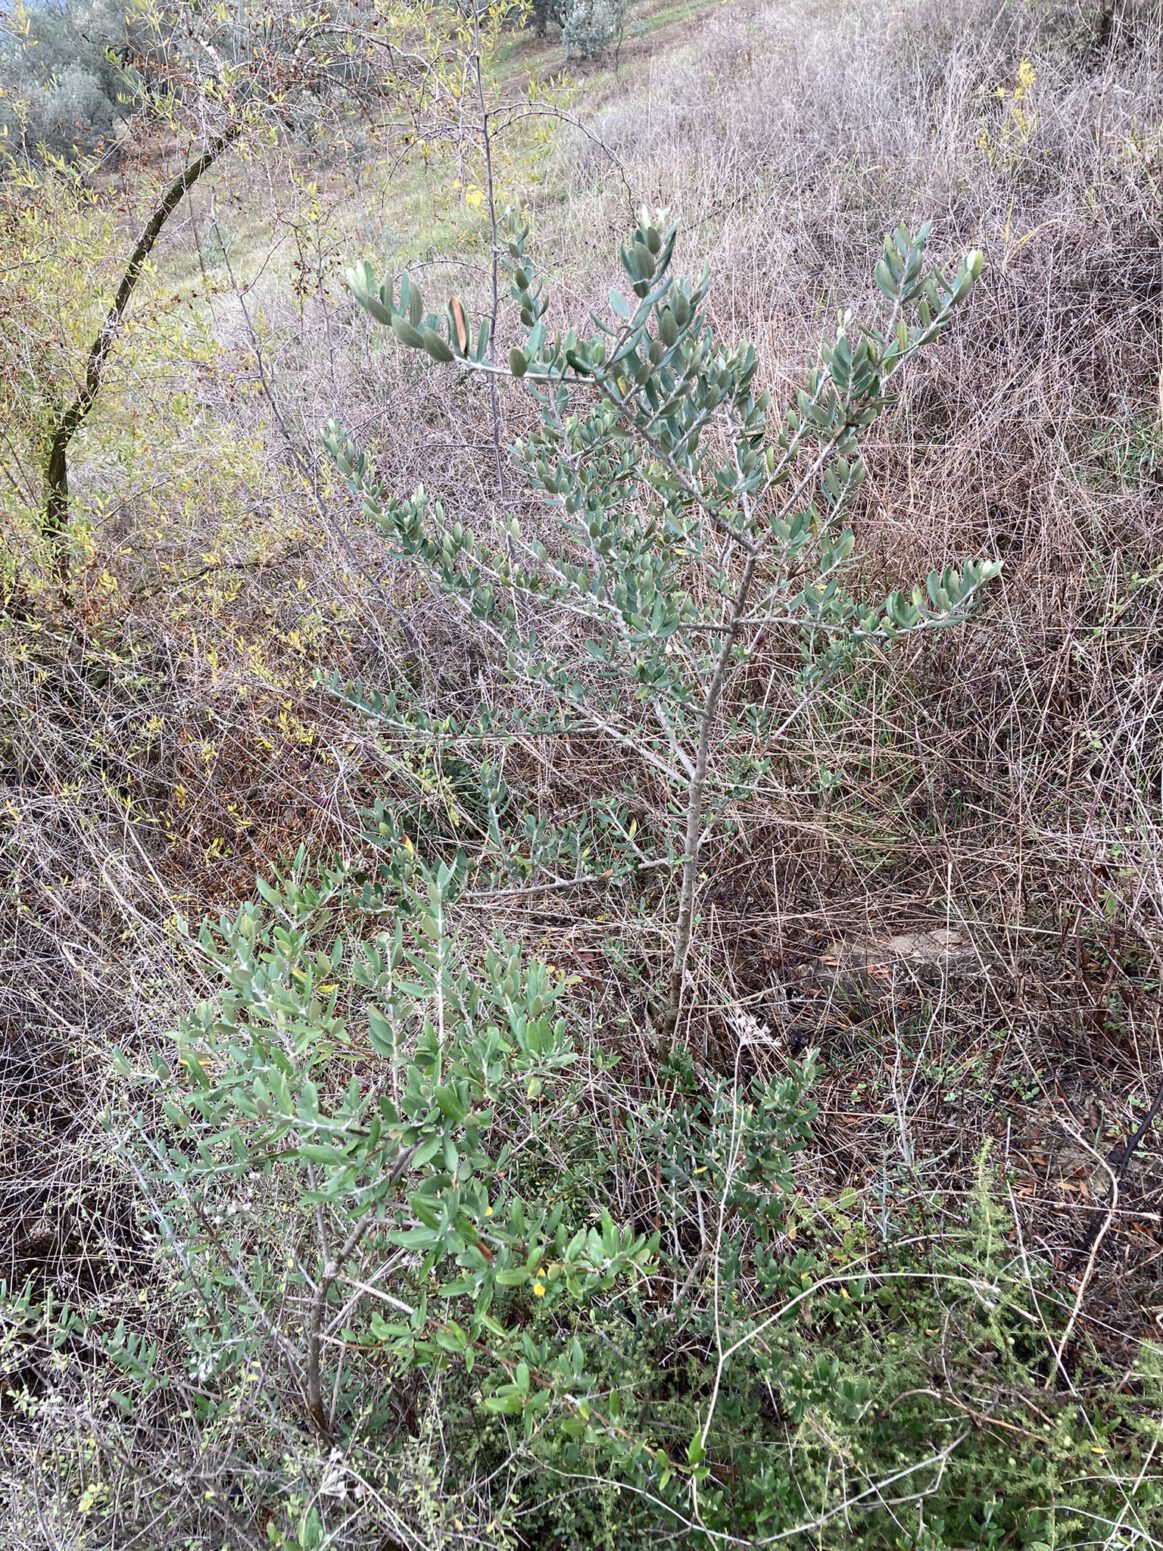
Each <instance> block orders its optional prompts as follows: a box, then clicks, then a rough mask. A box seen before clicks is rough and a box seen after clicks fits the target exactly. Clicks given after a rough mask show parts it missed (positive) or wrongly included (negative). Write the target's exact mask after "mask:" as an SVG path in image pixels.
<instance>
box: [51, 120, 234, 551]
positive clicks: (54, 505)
mask: <svg viewBox="0 0 1163 1551" xmlns="http://www.w3.org/2000/svg"><path fill="white" fill-rule="evenodd" d="M237 134H238V130H237V129H229V130H227V131H226V132H225V133H224V134H221V135H219V136H218V137H217V139H215V140H212V141H211V142H210V144H209V145H208V146H207V147H206V149H205V150H204V151H203V152H202V154H201V155H200V156H196V157H195V158H194V160H193V161H192V162H190V163H189V164H188V165H187V166H186V168H185V169H184V171H183V172H182V173H181V174H180V175H179V176H178V177H177V178H175V179H174V181H173V183H171V184H170V186H169V188H168V189H167V190H166V192H165V194H164V195H163V197H162V199H161V201H160V203H159V204H158V205H157V207H156V209H155V210H154V212H153V214H152V215H151V216H150V218H149V220H148V221H147V222H146V224H145V227H144V229H143V230H142V233H141V236H140V237H139V238H138V240H137V246H136V247H135V248H134V250H133V252H132V253H131V254H130V258H129V263H128V264H127V265H126V268H125V273H124V274H123V275H122V277H121V284H120V285H119V286H118V287H117V294H116V296H114V298H113V303H112V305H111V306H110V308H109V311H108V312H107V313H106V314H105V321H104V322H103V323H102V325H101V329H100V332H99V333H98V335H97V337H96V339H95V340H94V341H93V343H92V345H91V346H90V349H89V357H88V360H87V361H86V363H85V382H84V386H83V387H82V389H81V391H80V392H79V393H78V394H77V396H76V398H75V399H74V400H73V402H72V403H71V404H70V405H69V406H68V408H67V409H66V410H65V411H64V412H63V414H62V415H61V418H60V419H59V420H58V421H57V424H56V428H55V430H54V431H53V436H52V442H51V444H50V446H49V455H48V463H47V465H46V468H45V497H44V512H43V515H42V518H41V531H42V532H43V534H44V536H45V537H46V538H47V539H50V540H51V541H52V542H53V543H54V544H56V545H57V546H58V550H57V557H56V567H57V571H58V573H61V572H63V570H64V567H65V553H64V547H63V543H62V540H63V539H64V537H65V533H66V530H67V528H68V523H69V443H70V442H71V441H72V439H73V437H74V436H75V435H76V433H77V431H78V429H79V428H80V426H81V424H82V423H83V421H84V419H85V417H86V415H87V414H88V413H89V411H90V410H91V409H92V407H93V405H94V403H95V402H96V399H97V394H98V392H99V391H100V388H101V376H102V373H103V372H104V370H105V361H106V358H107V357H108V355H109V352H110V350H111V349H112V348H113V344H114V342H115V340H116V338H117V334H118V332H119V330H120V328H121V323H122V320H123V319H124V317H125V312H126V309H127V308H128V306H129V302H130V299H131V297H132V296H133V291H134V287H135V286H136V285H137V282H138V280H139V279H140V278H141V271H142V268H143V266H144V264H145V261H146V259H147V258H148V257H149V255H150V252H151V251H152V249H153V245H154V243H155V242H156V241H157V239H158V237H159V236H160V234H161V231H162V228H163V227H164V226H165V224H166V222H167V221H168V220H169V218H170V216H171V215H173V213H174V211H175V210H176V209H177V207H178V206H179V205H180V204H181V202H182V200H183V199H184V198H185V196H186V195H187V194H188V193H189V191H190V189H192V188H193V186H194V184H195V183H197V181H198V179H199V178H200V177H201V176H202V174H203V173H204V172H205V171H206V169H207V168H208V167H212V166H213V165H214V163H215V162H216V161H217V160H218V158H219V156H220V155H221V154H222V152H223V151H224V150H225V149H226V147H227V146H228V145H229V144H230V143H231V141H232V140H234V139H235V138H236V136H237Z"/></svg>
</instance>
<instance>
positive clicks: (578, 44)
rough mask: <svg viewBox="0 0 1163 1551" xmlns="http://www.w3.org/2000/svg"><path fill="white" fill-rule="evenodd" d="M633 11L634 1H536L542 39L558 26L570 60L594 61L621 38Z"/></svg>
mask: <svg viewBox="0 0 1163 1551" xmlns="http://www.w3.org/2000/svg"><path fill="white" fill-rule="evenodd" d="M629 9H630V0H533V13H532V19H533V26H534V29H535V30H536V33H537V36H538V37H539V38H543V37H545V35H546V32H547V30H548V27H549V23H550V22H556V23H557V25H558V26H559V27H560V28H561V40H562V42H563V43H564V45H565V52H566V56H567V57H568V58H571V59H593V58H596V57H597V56H598V55H599V54H603V53H605V51H606V50H607V49H608V48H609V47H610V46H611V44H613V43H615V42H616V41H617V40H618V39H619V38H620V37H621V34H622V29H623V27H624V26H625V24H626V13H627V11H628V10H629Z"/></svg>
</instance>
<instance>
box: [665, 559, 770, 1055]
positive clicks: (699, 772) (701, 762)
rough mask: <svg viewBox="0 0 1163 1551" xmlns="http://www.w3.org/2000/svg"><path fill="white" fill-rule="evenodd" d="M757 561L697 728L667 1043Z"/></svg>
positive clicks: (751, 564) (742, 585)
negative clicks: (727, 697)
mask: <svg viewBox="0 0 1163 1551" xmlns="http://www.w3.org/2000/svg"><path fill="white" fill-rule="evenodd" d="M757 558H758V557H757V556H756V555H755V554H754V553H751V554H749V555H748V556H747V561H746V564H745V565H744V567H743V575H742V577H741V578H740V582H739V590H738V592H737V593H736V594H735V598H734V600H733V602H732V604H731V612H730V614H729V616H728V618H727V625H726V628H725V630H724V632H723V640H722V644H721V645H720V647H719V655H718V657H717V658H716V660H715V668H714V672H713V673H712V674H711V682H710V684H709V685H708V687H707V698H706V700H705V701H704V702H703V714H702V718H701V720H700V725H699V746H698V752H697V754H696V755H695V767H694V772H693V774H692V775H691V779H690V785H689V786H688V787H687V810H686V838H685V840H684V854H683V864H682V887H681V892H680V894H679V903H678V923H677V925H676V927H675V934H674V957H673V958H672V960H671V966H670V989H669V992H668V994H667V999H666V1008H665V1010H664V1012H663V1015H662V1024H661V1029H660V1032H661V1034H662V1038H663V1042H664V1043H667V1042H669V1040H670V1039H671V1037H672V1036H673V1034H674V1030H675V1026H676V1024H677V1023H678V1014H679V1008H680V1006H681V1004H682V987H683V976H684V973H685V970H686V961H687V954H688V952H689V951H690V945H691V928H692V925H693V923H694V914H695V883H696V882H697V880H698V875H699V845H700V842H701V841H702V836H703V811H704V805H703V788H704V786H705V785H706V779H707V765H708V763H709V762H710V757H711V736H712V734H713V732H714V727H715V715H716V713H717V711H718V709H719V700H720V698H721V696H722V693H723V684H724V682H725V681H726V677H727V669H728V667H729V666H730V662H731V652H732V650H733V648H734V646H735V641H736V638H737V637H738V634H739V626H740V622H741V621H742V619H743V615H744V613H745V612H746V609H747V603H748V600H749V598H750V596H751V586H752V583H753V581H754V580H755V567H756V561H757Z"/></svg>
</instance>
